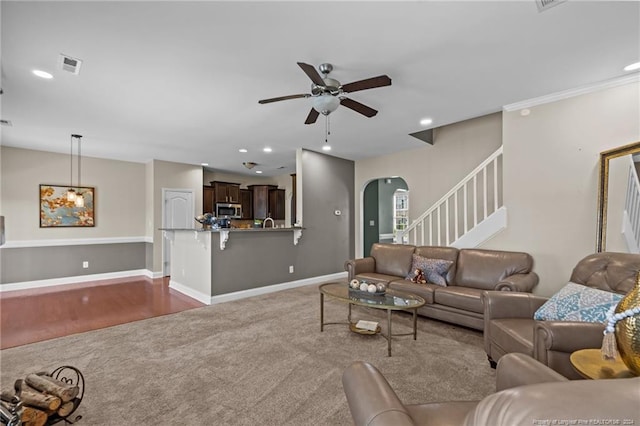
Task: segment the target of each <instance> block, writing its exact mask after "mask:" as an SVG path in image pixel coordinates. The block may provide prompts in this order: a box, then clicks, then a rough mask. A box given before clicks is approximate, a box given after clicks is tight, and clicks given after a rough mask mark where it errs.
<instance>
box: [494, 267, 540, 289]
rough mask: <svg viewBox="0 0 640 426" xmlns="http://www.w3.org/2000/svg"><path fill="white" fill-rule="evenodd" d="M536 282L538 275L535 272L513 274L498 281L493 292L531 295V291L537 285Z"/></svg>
mask: <svg viewBox="0 0 640 426" xmlns="http://www.w3.org/2000/svg"><path fill="white" fill-rule="evenodd" d="M538 280H539V279H538V274H536V273H535V272H529V273H528V274H514V275H510V276H508V277H505V278H503V279H502V280H501V281H499V282H498V284H496V287H495V290H498V291H521V292H525V293H531V290H533V288H534V287H535V286H536V285H538Z"/></svg>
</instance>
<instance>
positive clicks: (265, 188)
mask: <svg viewBox="0 0 640 426" xmlns="http://www.w3.org/2000/svg"><path fill="white" fill-rule="evenodd" d="M248 188H249V189H250V190H251V194H252V196H251V199H252V200H253V218H254V219H265V218H267V217H273V216H269V214H270V213H271V210H269V207H270V206H269V191H270V190H272V189H278V187H277V186H275V185H249V186H248Z"/></svg>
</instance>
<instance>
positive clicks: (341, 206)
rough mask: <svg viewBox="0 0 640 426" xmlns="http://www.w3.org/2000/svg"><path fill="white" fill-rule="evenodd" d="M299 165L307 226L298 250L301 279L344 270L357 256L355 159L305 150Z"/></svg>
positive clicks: (305, 223)
mask: <svg viewBox="0 0 640 426" xmlns="http://www.w3.org/2000/svg"><path fill="white" fill-rule="evenodd" d="M300 167H301V171H302V172H301V176H300V175H299V176H298V179H299V181H298V185H302V206H303V207H302V225H303V226H304V228H305V230H304V231H303V234H302V238H301V239H300V243H299V245H298V247H299V249H298V250H297V252H296V256H297V261H298V263H299V264H300V265H301V266H300V273H301V276H300V278H307V277H314V276H319V275H326V274H331V273H336V272H342V271H344V262H345V261H346V260H348V259H352V258H353V257H354V256H355V231H354V229H355V228H354V226H355V213H354V211H355V208H354V179H355V175H354V174H355V165H354V162H353V161H350V160H344V159H341V158H336V157H332V156H330V155H325V154H320V153H316V152H313V151H307V150H303V151H302V155H301V164H300ZM335 210H340V211H341V215H339V216H337V215H335V214H334V212H335Z"/></svg>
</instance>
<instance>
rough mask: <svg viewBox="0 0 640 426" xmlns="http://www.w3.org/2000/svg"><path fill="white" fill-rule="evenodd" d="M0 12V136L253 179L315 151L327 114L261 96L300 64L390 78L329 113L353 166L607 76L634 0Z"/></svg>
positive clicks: (628, 42)
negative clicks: (70, 66)
mask: <svg viewBox="0 0 640 426" xmlns="http://www.w3.org/2000/svg"><path fill="white" fill-rule="evenodd" d="M1 13H2V17H1V18H2V58H1V59H2V89H3V90H4V94H3V95H2V97H1V101H2V110H1V116H2V118H3V119H5V120H11V122H12V123H13V126H12V127H7V126H3V127H2V144H3V145H6V146H15V147H22V148H28V149H38V150H45V151H53V152H62V153H67V152H68V149H69V138H70V134H71V133H80V134H82V135H84V138H83V154H85V155H88V156H95V157H104V158H113V159H121V160H128V161H137V162H146V161H149V160H151V159H160V160H167V161H176V162H182V163H190V164H200V163H201V162H208V163H209V164H210V167H212V168H214V169H217V170H223V171H227V172H234V173H254V172H255V170H258V169H260V170H264V175H265V176H269V175H279V174H284V173H290V172H293V171H294V170H295V149H296V148H300V147H302V148H306V149H311V150H316V151H319V150H320V148H321V146H322V145H323V143H324V129H325V122H324V117H322V116H321V117H320V118H319V119H318V121H317V123H316V124H314V125H305V124H303V123H304V120H305V118H306V116H307V114H308V112H309V110H310V101H311V100H310V99H295V100H288V101H283V102H278V103H272V104H266V105H259V104H258V102H257V101H258V100H259V99H264V98H271V97H276V96H282V95H290V94H297V93H308V92H309V91H310V80H309V79H308V77H307V76H306V75H305V74H304V73H303V72H302V70H301V69H300V68H299V67H298V66H297V65H296V62H306V63H309V64H313V65H316V66H317V65H318V64H320V63H323V62H330V63H332V64H333V65H334V71H333V72H332V73H331V75H330V76H331V77H333V78H335V79H337V80H339V81H340V82H341V83H343V84H345V83H349V82H352V81H356V80H361V79H364V78H368V77H373V76H377V75H380V74H387V75H389V76H390V77H391V79H392V81H393V84H392V85H391V86H389V87H382V88H377V89H371V90H366V91H361V92H355V93H353V94H352V95H349V97H351V98H352V99H354V100H357V101H359V102H361V103H364V104H366V105H369V106H370V107H372V108H374V109H377V110H379V113H378V115H377V116H375V117H373V118H366V117H364V116H362V115H360V114H357V113H355V112H354V111H352V110H349V109H347V108H344V107H340V108H338V110H337V111H335V112H334V113H332V114H331V116H330V117H331V135H330V136H329V142H330V144H331V145H332V146H333V150H332V151H331V154H332V155H336V156H338V157H342V158H347V159H352V160H356V159H360V158H363V157H367V156H378V155H384V154H389V153H392V152H395V151H399V150H406V149H412V148H416V147H421V146H424V143H423V142H420V141H419V140H417V139H415V138H413V137H410V136H408V134H409V133H413V132H416V131H420V130H424V129H425V128H424V127H421V126H420V124H419V121H420V120H421V119H422V118H424V117H431V118H433V124H432V125H431V126H430V127H438V126H442V125H445V124H450V123H453V122H457V121H461V120H465V119H468V118H472V117H477V116H480V115H485V114H488V113H492V112H496V111H500V110H501V109H502V107H503V106H504V105H507V104H510V103H514V102H519V101H523V100H526V99H531V98H534V97H539V96H543V95H548V94H551V93H555V92H558V91H562V90H566V89H571V88H575V87H578V86H582V85H586V84H593V83H597V82H601V81H605V80H608V79H612V78H616V77H620V76H622V75H625V74H628V73H625V72H624V71H623V67H624V66H626V65H628V64H630V63H633V62H636V61H639V60H640V3H639V2H637V1H631V2H613V1H602V2H582V1H568V2H565V3H561V4H559V5H557V6H556V7H553V8H550V9H549V10H547V11H545V12H542V13H539V12H538V10H537V8H536V4H535V1H534V0H530V1H517V2H504V1H502V2H481V1H473V2H398V1H393V2H363V1H357V2H307V1H305V2H268V1H262V2H237V1H236V2H213V1H210V2H205V1H201V2H184V1H173V2H147V1H139V2H92V1H80V2H18V1H16V2H11V1H2V3H1ZM60 53H65V54H67V55H70V56H72V57H76V58H79V59H82V60H83V61H84V62H83V64H82V68H81V72H80V75H78V76H75V75H72V74H70V73H67V72H64V71H61V70H60V69H59V68H58V64H57V62H58V55H59V54H60ZM33 69H41V70H45V71H48V72H50V73H52V74H53V75H54V78H53V79H52V80H43V79H40V78H38V77H35V76H34V75H33V74H32V73H31V71H32V70H33ZM264 146H270V147H272V148H273V152H272V153H270V154H265V153H263V152H262V148H263V147H264ZM240 147H245V148H247V149H248V150H249V153H247V154H241V153H239V152H238V148H240ZM243 161H254V162H256V163H259V166H257V167H256V169H254V170H253V171H248V170H247V169H245V168H244V167H242V162H243ZM281 167H284V169H282V168H281Z"/></svg>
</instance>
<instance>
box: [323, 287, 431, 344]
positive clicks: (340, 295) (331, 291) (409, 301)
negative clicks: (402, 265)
mask: <svg viewBox="0 0 640 426" xmlns="http://www.w3.org/2000/svg"><path fill="white" fill-rule="evenodd" d="M319 290H320V331H321V332H322V331H324V326H325V325H329V324H349V327H350V328H351V330H352V331H355V324H354V323H353V322H351V306H352V305H358V306H365V307H367V308H373V309H386V311H387V333H386V334H385V333H382V332H381V333H380V335H381V336H382V337H384V338H385V339H387V353H388V356H391V338H392V337H395V336H411V335H413V340H416V337H417V327H416V325H417V312H416V311H417V310H418V308H419V307H421V306H423V305H424V304H425V300H424V299H423V298H422V297H420V296H417V295H415V294H411V293H407V292H404V291H400V290H392V289H387V291H386V292H385V294H384V295H380V296H378V295H368V294H364V293H363V292H355V291H350V290H349V284H348V283H347V282H335V283H327V284H322V285H320V287H319ZM325 295H327V296H329V297H332V298H334V299H338V300H340V301H342V302H345V303H347V304H348V306H349V311H348V314H347V321H348V322H347V323H344V322H325V321H324V296H325ZM400 310H402V311H406V310H411V311H413V332H412V333H402V334H392V333H391V311H400ZM364 334H375V332H371V333H364Z"/></svg>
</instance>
